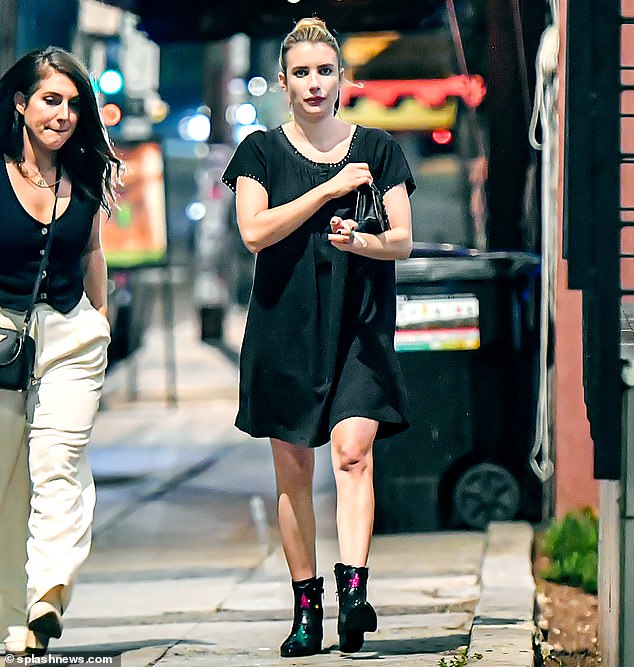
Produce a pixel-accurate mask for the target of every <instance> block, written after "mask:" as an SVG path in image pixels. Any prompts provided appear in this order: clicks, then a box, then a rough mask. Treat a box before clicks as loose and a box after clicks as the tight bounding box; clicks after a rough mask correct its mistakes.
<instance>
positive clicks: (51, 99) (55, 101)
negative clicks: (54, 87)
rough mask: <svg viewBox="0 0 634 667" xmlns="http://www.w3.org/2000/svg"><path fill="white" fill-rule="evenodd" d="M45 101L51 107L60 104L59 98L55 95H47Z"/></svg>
mask: <svg viewBox="0 0 634 667" xmlns="http://www.w3.org/2000/svg"><path fill="white" fill-rule="evenodd" d="M44 101H45V102H46V104H48V105H49V106H50V107H52V106H55V105H56V104H59V98H58V97H56V96H53V95H47V96H46V97H45V98H44Z"/></svg>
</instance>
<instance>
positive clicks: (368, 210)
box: [353, 183, 390, 234]
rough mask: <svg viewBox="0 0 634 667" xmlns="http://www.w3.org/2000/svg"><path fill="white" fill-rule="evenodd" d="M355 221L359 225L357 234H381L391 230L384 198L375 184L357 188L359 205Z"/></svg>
mask: <svg viewBox="0 0 634 667" xmlns="http://www.w3.org/2000/svg"><path fill="white" fill-rule="evenodd" d="M353 219H354V220H355V221H356V222H357V224H358V225H359V226H358V227H357V228H356V229H355V231H357V232H364V233H366V234H381V233H382V232H386V231H387V230H388V229H389V228H390V221H389V220H388V217H387V213H386V211H385V206H384V204H383V197H382V196H381V192H380V191H379V189H378V188H377V187H376V185H374V183H368V184H367V185H361V186H359V187H358V188H357V205H356V206H355V210H354V218H353Z"/></svg>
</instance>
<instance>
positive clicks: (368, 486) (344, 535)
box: [331, 417, 378, 567]
mask: <svg viewBox="0 0 634 667" xmlns="http://www.w3.org/2000/svg"><path fill="white" fill-rule="evenodd" d="M377 427H378V424H377V422H376V421H374V420H372V419H366V418H364V417H350V418H349V419H344V420H343V421H341V422H339V423H338V424H337V425H336V426H335V428H334V429H333V430H332V447H331V456H332V468H333V471H334V474H335V482H336V485H337V533H338V536H339V556H340V558H341V562H342V563H345V564H346V565H353V566H355V567H365V566H366V564H367V561H368V554H369V551H370V539H371V536H372V526H373V524H374V486H373V479H372V474H373V458H372V444H373V442H374V437H375V435H376V430H377Z"/></svg>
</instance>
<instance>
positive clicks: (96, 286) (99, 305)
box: [81, 211, 108, 317]
mask: <svg viewBox="0 0 634 667" xmlns="http://www.w3.org/2000/svg"><path fill="white" fill-rule="evenodd" d="M81 265H82V271H83V276H84V291H85V292H86V296H87V297H88V299H89V300H90V303H91V304H92V305H93V307H94V308H96V309H97V310H98V311H99V312H100V313H101V314H102V315H103V316H104V317H105V316H106V315H107V314H108V291H107V283H108V273H107V269H106V258H105V257H104V254H103V249H102V247H101V211H97V214H96V215H95V217H94V219H93V223H92V230H91V232H90V238H89V239H88V243H87V244H86V249H85V250H84V254H83V255H82V258H81Z"/></svg>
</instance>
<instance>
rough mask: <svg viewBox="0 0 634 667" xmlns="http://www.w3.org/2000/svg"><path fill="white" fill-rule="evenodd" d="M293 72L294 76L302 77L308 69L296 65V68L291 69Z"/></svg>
mask: <svg viewBox="0 0 634 667" xmlns="http://www.w3.org/2000/svg"><path fill="white" fill-rule="evenodd" d="M293 74H294V75H295V76H296V77H300V78H301V77H303V76H306V75H307V74H308V69H307V68H306V67H298V68H297V69H296V70H293Z"/></svg>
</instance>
